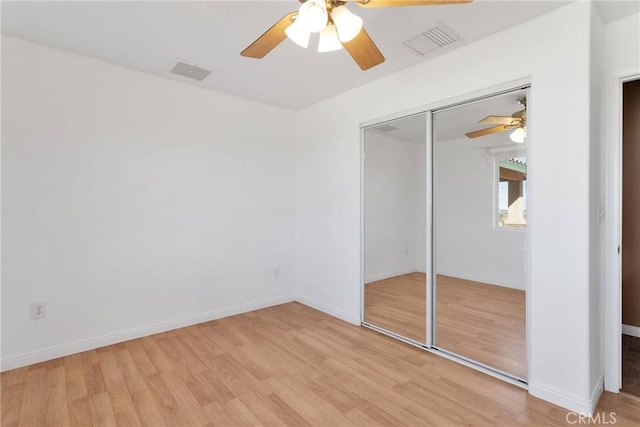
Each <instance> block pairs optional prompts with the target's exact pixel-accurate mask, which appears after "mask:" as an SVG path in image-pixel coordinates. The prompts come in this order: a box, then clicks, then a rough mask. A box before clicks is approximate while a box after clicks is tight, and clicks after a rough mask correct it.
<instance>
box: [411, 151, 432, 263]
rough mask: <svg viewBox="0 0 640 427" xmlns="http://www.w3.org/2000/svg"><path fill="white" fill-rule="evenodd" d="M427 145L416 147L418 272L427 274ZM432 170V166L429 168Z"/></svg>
mask: <svg viewBox="0 0 640 427" xmlns="http://www.w3.org/2000/svg"><path fill="white" fill-rule="evenodd" d="M426 155H427V144H426V141H425V143H424V144H417V145H416V154H415V162H416V179H417V183H416V271H419V272H421V273H426V272H427V159H426ZM429 169H431V166H429Z"/></svg>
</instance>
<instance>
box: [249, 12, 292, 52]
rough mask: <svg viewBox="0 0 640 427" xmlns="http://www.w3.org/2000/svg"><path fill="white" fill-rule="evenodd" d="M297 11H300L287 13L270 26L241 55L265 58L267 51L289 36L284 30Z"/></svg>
mask: <svg viewBox="0 0 640 427" xmlns="http://www.w3.org/2000/svg"><path fill="white" fill-rule="evenodd" d="M296 13H298V12H291V13H289V14H287V15H285V16H284V17H283V18H282V19H281V20H279V21H278V22H276V23H275V24H274V25H273V27H271V28H269V29H268V30H267V31H266V32H265V33H264V34H263V35H261V36H260V37H258V39H257V40H256V41H254V42H253V43H251V44H250V45H249V46H248V47H247V48H246V49H245V50H243V51H242V52H240V55H242V56H246V57H249V58H258V59H259V58H264V57H265V55H266V54H267V53H269V52H271V51H272V50H273V49H274V48H275V47H276V46H278V45H279V44H280V43H282V41H283V40H284V39H286V38H287V35H286V34H285V33H284V30H285V29H286V28H287V27H288V26H289V25H291V22H292V21H291V18H292V17H293V15H295V14H296Z"/></svg>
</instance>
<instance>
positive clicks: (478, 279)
mask: <svg viewBox="0 0 640 427" xmlns="http://www.w3.org/2000/svg"><path fill="white" fill-rule="evenodd" d="M525 256H526V255H525ZM436 276H449V277H455V278H457V279H463V280H469V281H472V282H478V283H482V284H485V285H491V286H499V287H501V288H507V289H516V290H518V291H526V285H524V284H523V285H522V286H515V285H506V284H503V283H498V281H496V280H493V279H491V278H488V277H481V276H476V275H473V274H457V273H448V272H442V271H438V272H437V273H436Z"/></svg>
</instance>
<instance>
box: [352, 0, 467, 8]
mask: <svg viewBox="0 0 640 427" xmlns="http://www.w3.org/2000/svg"><path fill="white" fill-rule="evenodd" d="M472 1H473V0H368V1H366V0H356V3H357V4H358V6H361V7H397V6H431V5H436V4H460V3H471V2H472Z"/></svg>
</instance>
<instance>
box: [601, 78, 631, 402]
mask: <svg viewBox="0 0 640 427" xmlns="http://www.w3.org/2000/svg"><path fill="white" fill-rule="evenodd" d="M605 78H606V80H605V88H604V94H605V95H604V99H603V102H604V112H605V117H604V123H605V137H604V140H605V141H607V142H608V143H606V144H605V159H606V160H605V162H606V163H605V194H606V200H605V212H606V215H605V238H604V244H603V246H604V248H603V251H604V254H603V258H604V259H603V264H604V285H603V287H602V290H603V294H604V295H603V301H604V304H603V305H604V307H603V317H604V325H603V327H604V333H603V343H604V388H605V390H607V391H610V392H612V393H619V392H620V388H621V387H622V363H621V360H622V327H621V326H622V325H621V324H622V261H621V260H622V258H621V256H620V254H619V253H618V245H621V241H622V85H623V83H625V82H627V81H631V80H636V79H639V78H640V74H639V72H638V69H637V68H635V69H632V70H626V71H623V72H619V73H609V74H607V75H606V77H605Z"/></svg>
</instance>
